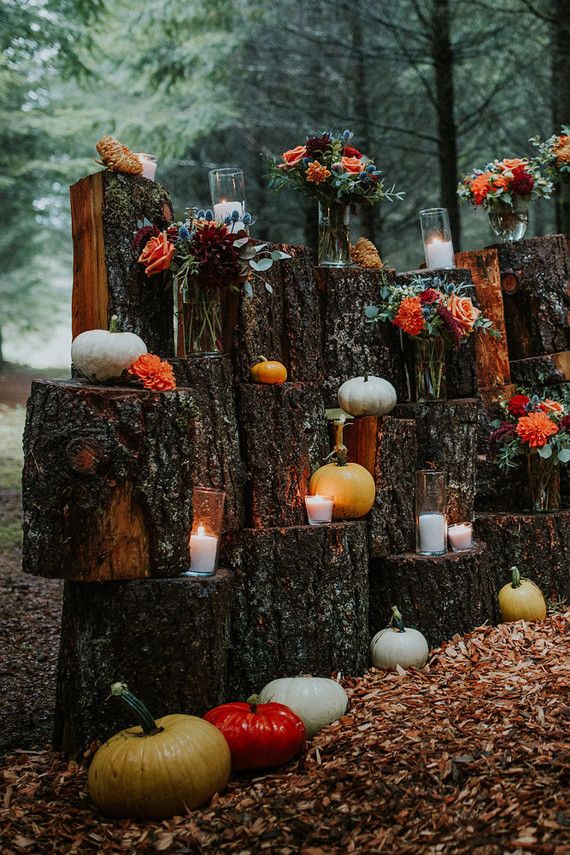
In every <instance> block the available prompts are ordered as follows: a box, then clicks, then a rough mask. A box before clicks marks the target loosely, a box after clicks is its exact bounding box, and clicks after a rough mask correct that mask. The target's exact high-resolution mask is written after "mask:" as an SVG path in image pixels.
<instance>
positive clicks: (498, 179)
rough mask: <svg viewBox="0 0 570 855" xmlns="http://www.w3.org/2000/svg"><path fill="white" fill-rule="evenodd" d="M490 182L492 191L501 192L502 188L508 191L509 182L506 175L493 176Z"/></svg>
mask: <svg viewBox="0 0 570 855" xmlns="http://www.w3.org/2000/svg"><path fill="white" fill-rule="evenodd" d="M490 182H491V189H492V190H499V189H500V188H501V187H502V188H503V190H506V189H507V187H508V186H509V180H508V178H505V176H504V175H492V176H491V179H490Z"/></svg>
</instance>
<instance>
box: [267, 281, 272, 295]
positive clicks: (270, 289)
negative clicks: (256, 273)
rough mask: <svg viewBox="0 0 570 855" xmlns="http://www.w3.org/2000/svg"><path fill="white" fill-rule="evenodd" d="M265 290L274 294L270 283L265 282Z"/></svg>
mask: <svg viewBox="0 0 570 855" xmlns="http://www.w3.org/2000/svg"><path fill="white" fill-rule="evenodd" d="M265 290H266V291H268V292H269V293H270V294H273V285H270V284H269V282H265Z"/></svg>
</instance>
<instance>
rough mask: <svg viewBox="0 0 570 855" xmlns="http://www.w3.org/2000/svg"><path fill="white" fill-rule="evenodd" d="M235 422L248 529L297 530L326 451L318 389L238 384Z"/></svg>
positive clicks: (309, 386) (300, 384)
mask: <svg viewBox="0 0 570 855" xmlns="http://www.w3.org/2000/svg"><path fill="white" fill-rule="evenodd" d="M239 418H240V424H241V426H242V432H243V439H244V451H245V458H246V460H247V467H248V475H249V484H248V489H249V498H250V511H249V512H250V520H251V523H252V525H253V526H254V527H255V528H271V527H274V526H291V525H302V524H303V523H304V522H305V521H306V516H305V503H304V497H305V496H306V495H307V488H308V483H309V479H310V477H311V474H312V472H313V471H314V470H315V469H316V468H318V467H319V466H320V465H321V463H322V461H323V458H324V457H325V456H326V455H327V454H328V452H329V448H328V443H327V424H326V419H325V413H324V405H323V399H322V393H321V389H320V385H319V386H317V385H315V384H308V383H285V384H284V385H283V386H268V385H263V384H259V385H256V384H246V383H242V384H241V385H240V386H239Z"/></svg>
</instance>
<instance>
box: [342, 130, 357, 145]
mask: <svg viewBox="0 0 570 855" xmlns="http://www.w3.org/2000/svg"><path fill="white" fill-rule="evenodd" d="M353 136H354V134H353V133H352V131H349V130H346V131H343V132H342V138H343V140H344V141H345V142H348V140H351V139H352V138H353Z"/></svg>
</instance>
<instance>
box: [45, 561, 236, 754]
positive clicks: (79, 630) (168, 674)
mask: <svg viewBox="0 0 570 855" xmlns="http://www.w3.org/2000/svg"><path fill="white" fill-rule="evenodd" d="M232 590H233V577H232V575H231V574H230V573H229V572H228V571H227V570H218V572H217V573H216V575H215V576H212V577H209V578H205V579H197V578H186V577H182V578H180V577H179V578H176V579H141V580H137V581H131V582H107V583H104V584H100V585H90V584H85V583H82V582H67V583H66V585H65V594H64V602H63V620H62V635H61V643H60V652H59V667H58V678H57V695H56V709H55V726H54V745H55V747H56V748H58V749H62V750H63V751H64V752H65V753H66V754H67V755H81V754H82V752H83V751H84V749H85V748H86V747H87V746H88V744H89V743H90V742H91V741H92V740H95V739H101V740H103V739H108V738H109V737H110V736H112V734H114V733H116V732H117V731H119V730H122V729H123V728H124V727H128V726H129V725H132V724H135V723H138V722H135V721H134V720H133V718H132V714H131V713H129V711H128V710H126V708H125V707H124V706H123V705H122V704H121V703H120V702H119V701H116V700H106V698H107V697H108V695H109V689H110V686H111V684H112V683H114V682H116V681H122V682H125V683H127V685H128V686H129V688H130V689H131V690H132V691H133V692H134V693H135V694H136V695H137V696H139V697H140V698H141V700H143V701H144V702H145V703H146V704H147V706H148V707H149V709H150V710H151V712H152V713H153V715H155V716H156V717H157V718H158V717H160V716H162V715H166V714H169V713H190V714H195V715H203V713H204V712H205V711H206V710H207V709H209V708H211V707H212V706H215V705H216V704H219V703H222V702H223V701H224V700H225V698H226V695H227V687H226V677H227V651H228V645H229V634H230V610H231V601H232Z"/></svg>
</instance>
